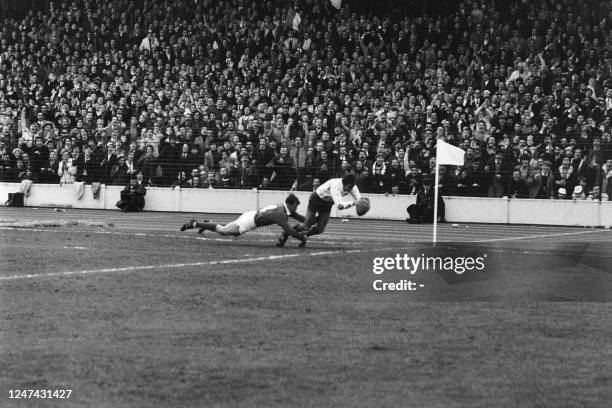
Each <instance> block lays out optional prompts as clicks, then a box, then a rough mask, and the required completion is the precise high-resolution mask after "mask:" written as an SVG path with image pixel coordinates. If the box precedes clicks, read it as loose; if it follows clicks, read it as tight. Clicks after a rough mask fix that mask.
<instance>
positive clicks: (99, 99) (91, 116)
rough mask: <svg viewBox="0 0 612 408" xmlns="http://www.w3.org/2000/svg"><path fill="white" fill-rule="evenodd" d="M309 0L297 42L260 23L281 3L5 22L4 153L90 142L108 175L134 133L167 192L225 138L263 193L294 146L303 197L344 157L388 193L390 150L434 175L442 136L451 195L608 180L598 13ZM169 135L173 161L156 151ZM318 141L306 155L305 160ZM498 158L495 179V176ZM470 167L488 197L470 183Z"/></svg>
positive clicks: (607, 111) (605, 30)
mask: <svg viewBox="0 0 612 408" xmlns="http://www.w3.org/2000/svg"><path fill="white" fill-rule="evenodd" d="M154 3H155V2H154ZM311 3H312V4H310V3H309V7H308V8H306V9H303V10H302V11H301V13H300V14H301V15H302V18H303V20H304V21H308V23H307V24H302V25H301V26H300V29H299V31H295V30H288V29H285V28H284V27H283V26H282V25H281V24H278V25H275V26H274V27H273V28H268V27H265V29H263V28H262V26H261V24H262V16H265V17H268V18H269V19H270V20H271V21H282V20H283V18H284V15H286V11H287V7H288V6H287V5H286V4H285V3H283V2H280V1H279V0H271V2H252V3H251V4H244V5H242V6H241V7H237V6H228V9H227V10H221V9H220V8H219V7H217V5H216V4H215V3H214V2H199V1H195V0H186V2H185V4H184V9H188V10H191V13H189V14H183V15H181V16H180V17H177V14H176V12H174V11H172V10H171V11H170V12H167V13H164V14H160V13H157V12H156V10H157V9H156V8H155V7H152V6H151V7H144V8H141V9H140V10H138V12H135V11H134V9H133V6H131V5H130V4H129V2H127V3H126V2H120V1H117V0H111V2H110V3H109V4H108V7H104V8H99V9H98V10H96V12H95V13H93V14H92V13H91V12H88V10H87V9H88V5H87V4H86V3H78V2H77V3H73V4H70V5H66V7H62V8H58V7H56V6H52V5H49V6H48V7H44V6H43V10H42V11H41V13H40V14H37V15H35V14H33V13H29V14H27V15H26V16H25V17H23V18H20V19H17V18H14V17H15V16H12V15H10V16H8V17H10V18H8V19H7V20H6V21H5V24H4V25H5V26H6V27H5V28H6V32H7V33H12V32H14V33H15V34H14V35H13V34H10V35H6V34H5V37H6V38H4V37H3V41H4V40H6V41H5V43H6V44H3V45H4V47H3V49H2V56H1V57H0V92H1V93H2V98H0V140H2V141H3V142H5V144H6V145H7V148H8V149H9V151H10V152H12V151H13V150H14V149H16V148H19V149H20V151H22V153H23V152H25V153H26V155H27V156H29V159H30V165H31V167H32V170H33V173H34V174H35V175H36V174H38V173H39V172H40V171H39V170H38V169H39V168H43V166H41V167H39V165H40V164H42V163H46V162H47V160H46V158H45V160H40V159H41V157H40V156H39V155H40V154H41V153H42V155H43V156H44V155H45V153H44V149H42V150H43V151H42V152H41V149H39V147H41V146H40V145H39V143H38V142H37V137H42V141H43V146H47V147H48V146H50V144H49V142H53V143H54V144H55V145H54V147H55V148H56V149H57V152H56V153H57V154H59V155H61V154H62V149H64V148H66V149H68V150H69V151H72V149H73V147H74V146H75V144H76V145H79V146H80V147H81V148H83V147H84V146H85V145H87V143H83V141H84V140H86V138H87V137H89V136H92V137H93V138H95V143H94V145H96V146H92V152H91V156H92V157H93V159H92V160H93V161H94V162H96V161H97V162H99V163H101V168H103V171H102V173H101V176H100V177H101V179H102V180H103V181H105V182H111V181H112V180H111V179H110V172H111V169H112V168H113V166H114V164H116V162H117V156H118V155H120V152H124V154H126V153H127V154H128V160H127V164H128V167H130V164H129V163H130V159H129V153H130V152H131V151H130V146H129V144H130V143H132V142H134V143H136V141H137V140H138V139H140V140H141V142H142V145H141V143H138V144H137V147H136V148H135V149H134V150H133V154H134V158H135V159H134V161H135V162H136V163H139V161H140V159H141V157H142V156H144V155H145V154H146V153H145V152H146V146H147V145H151V146H152V147H153V158H154V159H158V158H160V159H161V160H160V161H157V162H154V164H152V169H149V168H146V169H144V170H145V172H146V173H147V174H146V177H147V178H149V176H151V177H150V179H151V180H152V181H154V182H156V183H158V184H163V185H168V184H169V183H170V181H171V180H174V179H175V178H176V174H174V173H175V171H176V170H177V168H175V167H174V166H175V165H176V166H179V165H180V166H181V167H180V168H181V169H183V170H185V171H186V172H187V173H188V172H189V171H190V170H191V168H197V167H199V166H200V165H202V164H204V165H205V166H206V169H207V170H211V171H215V172H216V171H219V167H218V164H219V161H220V153H219V151H218V149H217V148H218V147H219V146H220V145H224V143H225V142H227V143H228V144H229V145H228V146H227V147H224V149H225V150H227V151H228V155H229V156H230V157H231V160H230V161H231V162H232V163H233V165H234V166H237V164H236V162H237V161H238V160H239V158H240V155H241V154H242V153H241V144H242V145H245V146H248V144H249V143H250V147H251V149H248V148H247V152H248V153H249V155H250V156H251V158H252V160H253V163H252V166H253V168H254V170H255V173H256V175H257V181H256V183H260V182H261V181H262V179H263V177H268V178H269V177H271V176H272V173H273V169H272V168H269V167H267V164H268V163H270V161H271V160H272V159H273V158H274V157H275V156H276V155H277V154H278V153H280V150H281V148H282V147H283V146H287V147H288V148H289V156H290V157H291V158H292V160H293V163H294V166H295V168H296V175H297V179H298V183H297V184H298V186H300V187H301V188H304V189H310V187H311V182H312V179H313V177H317V176H318V177H323V178H324V179H326V178H329V177H334V176H336V175H338V174H339V172H340V167H341V165H342V163H344V162H346V164H344V166H345V168H344V170H343V171H345V172H346V171H349V170H350V171H353V172H355V170H356V166H357V160H356V159H355V156H357V155H358V156H360V157H358V160H359V161H360V162H361V166H363V168H365V169H367V171H368V174H367V176H366V177H367V181H366V183H365V184H366V185H368V186H370V187H372V186H374V187H376V188H374V189H372V191H378V190H380V192H388V191H389V189H390V188H392V187H393V184H395V182H394V181H392V180H390V179H389V178H388V177H389V176H390V175H391V173H393V172H390V173H388V174H387V176H386V178H384V180H383V188H382V189H380V183H379V181H380V180H378V179H379V178H380V176H381V175H380V171H381V170H382V168H383V166H381V165H380V164H379V165H378V166H377V170H378V172H376V171H373V170H374V169H373V165H374V163H372V161H373V160H376V159H375V158H376V156H377V155H378V154H379V153H382V154H383V156H384V158H383V163H384V168H385V172H388V171H389V169H390V168H391V166H392V162H393V160H394V159H398V160H399V164H400V167H403V170H404V177H405V178H406V180H408V183H410V182H411V181H412V182H414V180H415V178H414V177H412V178H410V177H409V175H408V172H409V171H410V169H411V163H410V161H413V162H414V165H415V166H416V167H417V171H420V172H431V171H432V170H431V169H432V168H431V165H432V162H431V160H430V159H431V158H432V157H433V154H434V145H435V139H434V138H439V137H440V138H446V140H447V141H449V142H450V143H452V144H455V145H458V146H461V148H463V149H465V150H466V163H465V165H464V166H463V167H462V168H461V169H454V168H449V169H448V172H447V173H446V174H447V175H448V176H449V177H448V180H452V179H455V178H456V180H457V185H456V186H455V188H454V189H451V188H447V191H449V192H450V191H452V190H455V193H454V194H463V195H472V194H476V195H489V196H494V197H498V196H499V195H500V191H501V190H502V188H503V185H504V182H505V183H506V184H507V185H509V184H510V179H511V173H512V171H513V169H514V168H515V167H516V166H519V168H520V174H519V177H520V178H521V179H522V180H523V182H524V183H526V184H528V187H529V189H530V191H531V194H530V195H531V196H533V195H535V196H542V194H541V193H542V189H541V187H542V184H541V183H540V182H539V181H538V180H536V179H537V178H538V177H540V176H541V175H542V172H543V171H544V164H545V163H546V162H550V163H549V166H550V168H551V173H552V174H553V177H554V178H555V188H556V189H558V188H569V189H570V190H568V191H570V193H573V188H574V185H575V184H576V180H578V178H579V177H585V178H586V181H587V187H588V188H587V191H591V190H592V189H593V188H594V187H595V186H599V187H600V189H602V188H603V187H604V183H606V180H605V178H604V172H603V170H602V169H603V168H602V165H604V163H606V162H607V160H608V159H609V158H610V155H611V152H610V149H611V148H612V147H611V145H610V137H609V135H610V127H611V121H612V80H611V79H610V64H609V58H608V55H607V54H608V53H609V51H608V50H609V49H610V47H611V41H612V37H611V35H610V32H611V30H612V26H611V25H610V24H609V22H608V20H609V17H608V14H609V12H610V10H611V6H610V5H609V4H608V3H605V2H604V3H602V4H598V7H596V8H593V7H583V4H582V3H580V2H578V1H577V0H568V1H565V2H561V1H560V0H552V3H551V4H549V5H547V9H546V10H542V9H540V8H539V7H533V6H530V5H528V4H514V3H509V4H507V5H505V6H504V7H501V8H500V7H498V5H497V6H495V7H485V4H483V3H481V2H472V1H468V2H467V3H465V4H460V5H459V6H458V7H457V8H453V7H451V8H448V9H447V10H441V11H438V12H437V13H433V14H432V13H427V14H426V15H419V16H417V17H412V16H410V15H409V14H411V13H410V11H411V10H408V9H407V6H402V7H403V11H406V13H403V12H394V13H388V11H389V10H388V9H387V8H386V6H382V7H381V8H380V9H379V10H377V11H375V12H372V13H371V15H369V16H367V17H366V16H365V15H359V13H357V12H356V11H354V10H351V9H350V5H345V6H343V9H342V10H340V11H337V10H336V9H335V8H333V7H330V5H329V2H327V1H324V0H313V1H312V2H311ZM506 6H507V7H506ZM462 10H463V11H462ZM547 10H554V11H555V13H551V12H549V11H547ZM224 12H226V13H229V14H231V15H232V19H231V20H232V22H230V23H227V21H226V19H225V18H224V14H223V13H224ZM79 14H80V15H81V16H82V17H84V18H81V19H79V18H77V17H76V16H77V15H79ZM229 14H228V15H229ZM90 16H91V17H90ZM118 16H125V18H124V17H120V18H119V19H118V18H117V17H118ZM376 20H378V24H377V23H376V22H374V23H373V21H376ZM559 21H562V22H563V23H562V24H559ZM228 24H229V25H228ZM31 27H37V32H32V29H31ZM65 27H70V28H69V31H68V32H66V31H65V30H66V28H65ZM196 27H197V28H196ZM235 33H239V34H238V35H236V34H235ZM64 37H65V40H59V39H64ZM36 38H44V39H51V40H49V41H47V40H45V41H39V40H37V39H36ZM56 39H57V40H56ZM200 44H209V45H200ZM23 50H27V53H28V58H27V61H26V60H24V59H23V58H22V57H21V53H22V52H23ZM49 56H55V57H54V58H50V57H49ZM126 134H127V135H126ZM170 135H173V136H174V137H175V138H176V142H175V144H176V145H178V146H181V149H180V153H181V156H180V158H176V156H175V154H176V152H175V151H174V149H172V151H171V152H168V151H166V152H165V151H164V147H166V146H167V145H168V144H170V143H171V142H170V140H171V139H170V137H169V136H170ZM73 137H74V140H73ZM84 138H85V139H84ZM297 139H301V142H302V146H303V148H301V147H300V148H299V149H298V150H296V149H294V143H297ZM262 140H263V142H262ZM294 141H295V142H294ZM98 142H101V143H102V144H100V145H99V147H98V146H97V144H98ZM213 142H214V143H213ZM318 142H321V145H320V149H319V144H318ZM274 144H276V145H275V146H274ZM110 145H112V148H111V146H110ZM184 145H186V146H187V152H188V153H190V152H192V151H193V150H192V147H194V146H197V147H196V149H197V150H196V152H197V153H198V154H196V155H195V156H194V157H193V161H191V162H190V163H189V164H188V165H187V164H186V161H185V159H186V157H183V156H184V155H183V153H184V149H185V148H184V147H183V146H184ZM51 146H52V145H51ZM315 146H316V148H315V149H314V151H313V153H312V154H308V150H302V149H308V148H310V147H315ZM253 147H254V149H253ZM381 147H382V151H381V150H380V148H381ZM402 149H404V150H403V152H402V151H401V150H402ZM50 151H51V150H49V152H50ZM297 151H299V152H300V153H299V154H296V152H297ZM361 151H364V154H363V155H362V154H361ZM203 152H206V154H203ZM500 152H501V153H502V155H503V159H502V164H503V166H502V170H499V167H495V168H494V166H493V165H494V164H495V161H494V160H495V157H496V155H497V154H498V153H500ZM100 153H101V154H100ZM209 153H210V154H209ZM230 153H232V154H231V155H230ZM302 153H305V154H304V155H302ZM99 154H100V155H99ZM402 154H403V155H404V160H402V157H401V155H402ZM564 155H569V156H570V157H571V159H570V163H569V166H571V169H572V171H571V173H570V174H569V177H568V174H567V172H568V170H567V169H569V168H570V167H563V169H564V170H563V171H560V170H559V169H560V168H561V166H562V165H563V163H562V161H563V156H564ZM79 156H81V154H80V153H79V154H78V155H77V158H78V157H79ZM361 156H363V157H361ZM523 156H528V161H527V165H524V164H523V160H522V158H523ZM19 158H22V159H23V156H22V155H21V156H19V157H17V156H15V157H11V158H10V159H11V161H12V163H15V160H17V159H19ZM539 159H542V163H540V162H539ZM476 160H478V161H479V162H480V164H479V165H478V166H477V167H478V171H476V172H474V166H473V164H472V163H473V161H476ZM173 161H176V162H178V163H179V164H175V165H173V164H171V163H172V162H173ZM315 162H317V165H315ZM24 165H25V167H28V160H25V163H24ZM498 165H499V164H498ZM346 166H348V167H349V168H346ZM76 168H77V169H78V174H77V176H78V177H79V179H80V178H82V177H84V176H83V173H84V172H85V173H89V171H87V170H86V169H85V168H84V167H83V165H79V163H78V162H77V163H76ZM130 171H131V170H130ZM359 171H360V172H363V170H359ZM478 172H480V173H481V174H482V180H481V183H480V185H481V188H477V189H474V188H473V185H472V184H473V183H472V184H465V182H466V180H465V179H466V177H467V178H468V182H469V181H470V180H469V179H470V178H474V177H475V176H478V174H479V173H478ZM149 173H153V174H149ZM561 173H563V174H561ZM455 175H456V176H457V177H455ZM538 175H540V176H538ZM86 176H87V177H89V176H88V175H87V174H86ZM275 178H276V177H275ZM477 178H478V177H477ZM446 183H448V181H447V182H446ZM282 184H283V187H284V186H285V185H293V183H289V182H288V183H282ZM515 184H516V183H515ZM562 184H564V185H567V186H566V187H563V186H562ZM608 185H610V184H609V183H606V189H607V188H608ZM398 187H399V189H400V193H405V192H414V188H408V187H406V188H402V185H401V184H399V183H398ZM413 187H414V185H413ZM449 187H450V186H449ZM366 191H367V189H366ZM601 191H602V192H603V191H604V190H601Z"/></svg>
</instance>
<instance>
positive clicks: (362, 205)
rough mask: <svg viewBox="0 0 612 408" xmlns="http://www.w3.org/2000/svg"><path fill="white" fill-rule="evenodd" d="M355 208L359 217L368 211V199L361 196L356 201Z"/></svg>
mask: <svg viewBox="0 0 612 408" xmlns="http://www.w3.org/2000/svg"><path fill="white" fill-rule="evenodd" d="M355 210H356V211H357V215H359V216H360V217H361V216H362V215H365V214H366V213H367V212H368V211H370V199H369V198H367V197H361V198H360V199H359V201H358V202H357V206H356V207H355Z"/></svg>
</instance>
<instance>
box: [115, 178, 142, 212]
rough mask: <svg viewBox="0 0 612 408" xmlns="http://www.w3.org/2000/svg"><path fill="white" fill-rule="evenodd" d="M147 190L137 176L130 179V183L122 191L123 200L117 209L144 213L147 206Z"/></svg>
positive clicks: (118, 203)
mask: <svg viewBox="0 0 612 408" xmlns="http://www.w3.org/2000/svg"><path fill="white" fill-rule="evenodd" d="M146 193H147V192H146V189H145V187H144V186H143V185H141V184H139V183H138V180H137V178H136V177H135V176H132V177H131V178H130V182H129V184H128V185H126V186H125V188H124V189H123V190H121V200H120V201H118V202H117V207H118V208H119V209H121V210H123V211H128V212H132V211H142V210H143V208H144V206H145V198H144V197H145V195H146Z"/></svg>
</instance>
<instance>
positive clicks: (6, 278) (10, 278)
mask: <svg viewBox="0 0 612 408" xmlns="http://www.w3.org/2000/svg"><path fill="white" fill-rule="evenodd" d="M396 249H398V248H396ZM376 250H393V248H371V249H359V250H352V251H351V252H370V251H376ZM347 252H348V251H327V252H318V253H317V252H315V253H310V252H306V253H297V254H286V255H270V256H260V257H256V258H241V259H225V260H220V261H201V262H190V263H177V264H164V265H140V266H125V267H120V268H104V269H89V270H84V271H64V272H49V273H33V274H28V275H10V276H0V282H2V281H14V280H19V279H34V278H48V277H54V276H72V275H92V274H98V273H111V272H131V271H143V270H151V269H162V268H185V267H190V266H202V265H225V264H235V263H245V262H257V261H274V260H278V259H285V258H295V257H299V256H314V255H329V254H340V253H347Z"/></svg>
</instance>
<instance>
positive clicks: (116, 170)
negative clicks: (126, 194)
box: [110, 156, 130, 186]
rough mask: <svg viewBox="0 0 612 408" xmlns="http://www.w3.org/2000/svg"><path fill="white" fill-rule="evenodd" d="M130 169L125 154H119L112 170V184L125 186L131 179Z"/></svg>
mask: <svg viewBox="0 0 612 408" xmlns="http://www.w3.org/2000/svg"><path fill="white" fill-rule="evenodd" d="M128 172H129V169H128V166H127V164H126V158H125V156H119V157H118V158H117V163H115V164H114V165H113V168H112V169H111V172H110V184H112V185H113V186H124V185H126V184H127V183H128V181H129V180H130V174H128Z"/></svg>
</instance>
